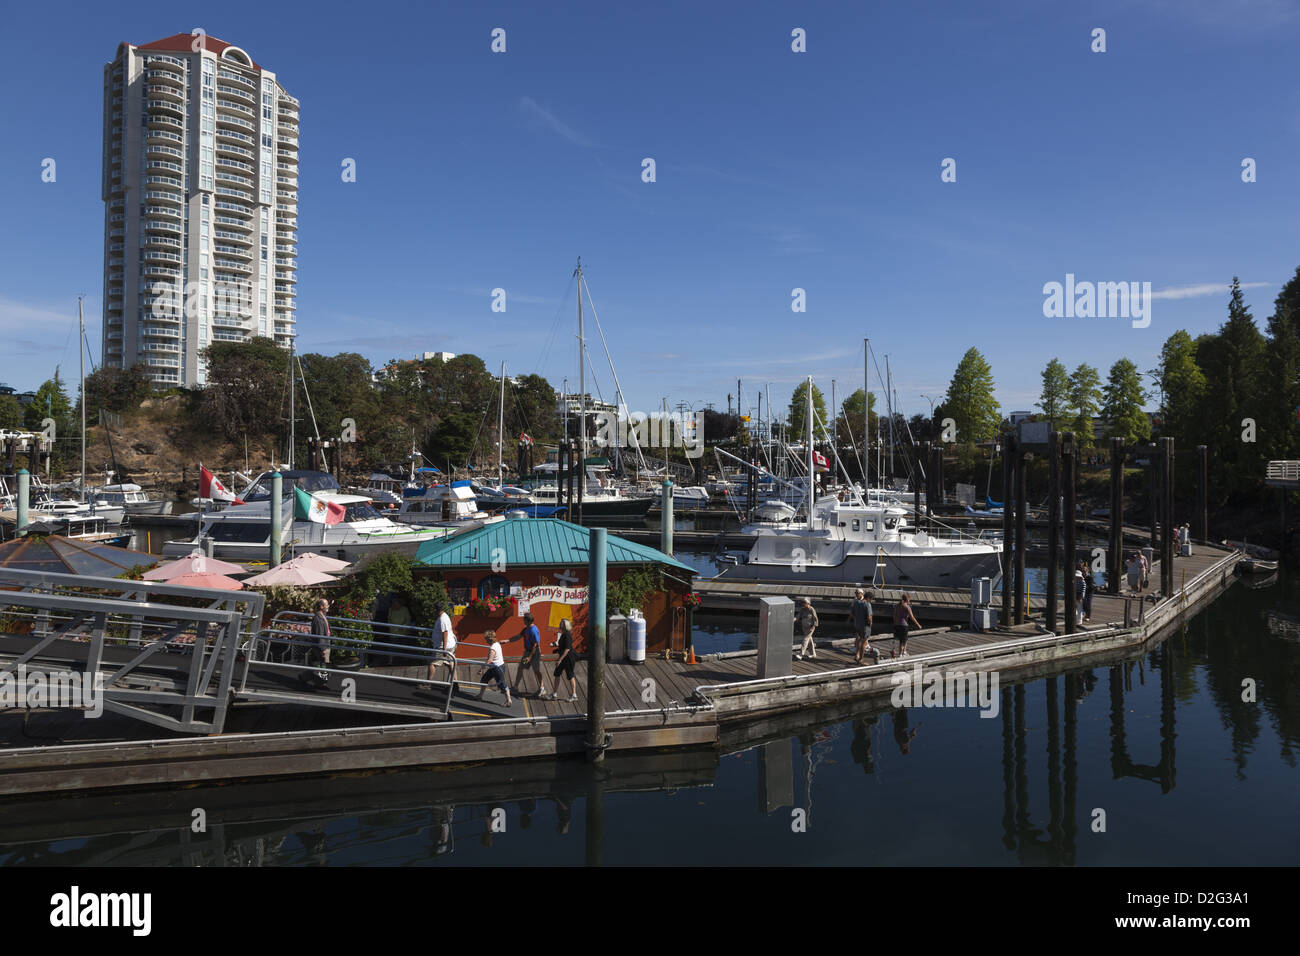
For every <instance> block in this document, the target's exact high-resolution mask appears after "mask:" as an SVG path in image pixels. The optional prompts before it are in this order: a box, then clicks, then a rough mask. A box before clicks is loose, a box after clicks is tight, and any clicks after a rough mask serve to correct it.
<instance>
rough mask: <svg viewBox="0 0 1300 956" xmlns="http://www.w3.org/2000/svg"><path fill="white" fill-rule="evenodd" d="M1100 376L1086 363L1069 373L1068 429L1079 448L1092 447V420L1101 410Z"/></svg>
mask: <svg viewBox="0 0 1300 956" xmlns="http://www.w3.org/2000/svg"><path fill="white" fill-rule="evenodd" d="M1101 398H1102V395H1101V376H1100V375H1099V374H1098V373H1097V370H1096V369H1095V368H1093V367H1092V366H1091V365H1089V364H1087V363H1086V362H1083V363H1080V365H1079V367H1078V368H1076V369H1075V370H1074V371H1073V372H1071V373H1070V397H1069V411H1070V429H1071V430H1072V431H1073V432H1074V437H1075V441H1076V442H1077V443H1078V445H1079V447H1080V448H1090V447H1091V446H1092V445H1093V436H1092V420H1093V418H1095V417H1096V416H1097V413H1098V412H1099V411H1100V410H1101Z"/></svg>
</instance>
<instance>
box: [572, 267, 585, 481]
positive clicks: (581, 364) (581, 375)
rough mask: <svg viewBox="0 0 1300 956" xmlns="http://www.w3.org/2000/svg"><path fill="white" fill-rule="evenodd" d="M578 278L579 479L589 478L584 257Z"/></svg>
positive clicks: (575, 270)
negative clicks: (584, 339)
mask: <svg viewBox="0 0 1300 956" xmlns="http://www.w3.org/2000/svg"><path fill="white" fill-rule="evenodd" d="M573 274H574V276H575V277H576V278H577V280H578V449H579V454H580V457H579V458H578V462H579V464H578V480H579V481H585V480H586V478H587V367H586V362H585V360H586V357H587V356H586V345H585V343H584V341H583V337H582V257H581V256H579V257H578V267H577V268H576V269H574V270H573Z"/></svg>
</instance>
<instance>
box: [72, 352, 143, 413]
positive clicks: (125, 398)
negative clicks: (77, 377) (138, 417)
mask: <svg viewBox="0 0 1300 956" xmlns="http://www.w3.org/2000/svg"><path fill="white" fill-rule="evenodd" d="M152 393H153V382H152V381H151V380H150V378H149V373H148V371H147V370H146V369H145V367H144V366H143V365H140V364H136V365H132V366H131V367H130V368H118V367H117V366H114V365H106V366H104V367H102V368H98V369H96V370H95V371H93V372H91V373H90V374H89V375H87V376H86V402H87V404H86V420H87V421H88V422H95V421H98V420H99V413H100V411H101V410H103V411H107V412H130V411H134V410H135V409H137V408H139V407H140V403H141V402H142V401H144V400H145V399H146V398H148V397H149V396H150V395H151V394H152Z"/></svg>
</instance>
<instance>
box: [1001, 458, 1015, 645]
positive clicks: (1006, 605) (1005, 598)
mask: <svg viewBox="0 0 1300 956" xmlns="http://www.w3.org/2000/svg"><path fill="white" fill-rule="evenodd" d="M1015 446H1016V439H1015V436H1014V435H1005V436H1003V439H1002V613H1001V614H1000V615H999V623H1001V624H1002V626H1003V627H1010V626H1011V600H1012V599H1011V593H1010V590H1011V589H1012V588H1014V587H1015V582H1014V580H1013V578H1014V575H1013V574H1012V571H1011V547H1012V544H1013V543H1014V541H1015V524H1014V522H1013V521H1012V518H1013V516H1014V511H1015V501H1014V499H1013V498H1012V495H1013V494H1014V489H1013V488H1012V487H1011V485H1012V483H1013V482H1014V481H1015V469H1014V468H1013V467H1012V465H1011V456H1012V455H1013V454H1015Z"/></svg>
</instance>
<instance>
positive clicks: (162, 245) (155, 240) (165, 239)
mask: <svg viewBox="0 0 1300 956" xmlns="http://www.w3.org/2000/svg"><path fill="white" fill-rule="evenodd" d="M144 244H145V248H146V249H159V250H167V249H175V250H176V251H177V252H178V253H179V252H180V250H181V249H182V248H183V245H182V243H181V241H180V240H179V239H172V238H171V237H169V236H164V235H161V234H159V233H156V232H149V233H146V234H145V237H144ZM145 258H146V259H148V258H149V256H148V255H146V256H145ZM176 261H178V262H179V261H180V259H179V257H178V258H177V260H176Z"/></svg>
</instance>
